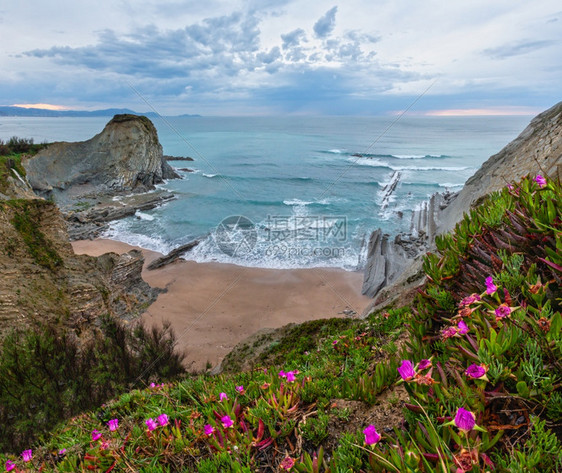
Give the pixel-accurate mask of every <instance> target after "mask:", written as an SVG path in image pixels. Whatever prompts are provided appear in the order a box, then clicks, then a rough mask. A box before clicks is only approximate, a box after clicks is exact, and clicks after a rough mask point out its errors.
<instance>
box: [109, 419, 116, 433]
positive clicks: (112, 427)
mask: <svg viewBox="0 0 562 473" xmlns="http://www.w3.org/2000/svg"><path fill="white" fill-rule="evenodd" d="M107 425H108V427H109V430H111V431H112V432H114V431H115V430H117V429H118V428H119V419H111V420H110V421H109V422H108V423H107Z"/></svg>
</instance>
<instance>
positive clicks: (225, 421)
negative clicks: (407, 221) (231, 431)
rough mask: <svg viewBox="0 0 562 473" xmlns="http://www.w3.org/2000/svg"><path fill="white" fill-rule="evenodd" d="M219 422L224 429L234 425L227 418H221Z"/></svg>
mask: <svg viewBox="0 0 562 473" xmlns="http://www.w3.org/2000/svg"><path fill="white" fill-rule="evenodd" d="M221 422H222V426H223V427H224V428H225V429H228V428H229V427H232V426H233V425H234V422H233V421H232V419H231V418H230V417H229V416H224V417H221Z"/></svg>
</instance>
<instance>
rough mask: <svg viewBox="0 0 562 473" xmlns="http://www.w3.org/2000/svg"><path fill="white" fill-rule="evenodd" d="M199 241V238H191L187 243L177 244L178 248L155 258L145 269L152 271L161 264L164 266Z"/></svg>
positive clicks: (189, 249)
mask: <svg viewBox="0 0 562 473" xmlns="http://www.w3.org/2000/svg"><path fill="white" fill-rule="evenodd" d="M200 242H201V240H193V241H190V242H189V243H186V244H185V245H182V246H179V247H178V248H176V249H174V250H172V251H170V252H169V253H168V254H167V255H166V256H162V257H160V258H157V259H155V260H154V261H153V262H152V263H150V264H149V265H148V266H147V268H146V269H148V270H150V271H152V270H154V269H158V268H161V267H162V266H166V265H167V264H170V263H173V262H174V261H176V260H178V259H179V258H181V257H182V256H183V255H184V254H185V253H187V252H188V251H191V250H192V249H193V248H195V247H196V246H197V245H198V244H199V243H200Z"/></svg>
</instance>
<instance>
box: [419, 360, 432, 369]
mask: <svg viewBox="0 0 562 473" xmlns="http://www.w3.org/2000/svg"><path fill="white" fill-rule="evenodd" d="M430 366H431V360H428V359H426V358H425V359H423V360H421V361H420V362H419V364H418V369H420V370H425V369H427V368H429V367H430Z"/></svg>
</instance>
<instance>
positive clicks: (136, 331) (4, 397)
mask: <svg viewBox="0 0 562 473" xmlns="http://www.w3.org/2000/svg"><path fill="white" fill-rule="evenodd" d="M101 322H102V323H101V331H100V332H99V333H98V334H97V335H95V336H94V337H93V338H92V339H91V340H90V341H88V342H86V343H82V342H79V341H78V339H77V337H76V335H75V334H74V333H72V332H69V331H60V330H58V329H57V328H56V327H53V326H52V325H45V326H42V327H39V328H37V329H35V330H27V331H20V332H18V331H13V332H12V333H11V334H10V335H8V336H7V338H6V339H5V340H4V342H3V344H2V347H1V349H0V450H2V451H8V450H11V451H16V450H17V449H20V448H22V447H24V446H26V445H29V443H30V442H32V441H34V440H36V439H37V438H38V437H40V436H41V435H42V434H44V433H46V432H49V431H50V430H51V429H52V428H53V427H55V426H56V424H57V423H58V422H60V421H62V420H64V419H66V418H68V417H71V416H73V415H76V414H78V413H79V412H82V411H85V410H88V409H91V408H93V407H95V406H99V405H101V404H102V403H103V402H105V401H107V400H108V399H111V398H112V397H115V396H116V395H118V394H120V393H122V392H124V391H126V390H128V389H131V388H132V387H134V386H143V385H145V384H146V383H147V382H148V381H149V380H151V379H173V378H176V377H178V376H179V375H180V374H183V373H184V372H185V369H184V368H183V366H182V360H183V358H184V355H181V354H178V353H176V352H174V345H175V336H174V333H173V332H172V330H171V329H170V327H169V325H167V324H165V325H164V327H163V328H162V329H158V328H152V329H151V330H148V329H146V328H145V327H143V326H142V325H138V326H136V327H135V328H133V329H130V328H127V327H126V326H124V325H123V324H121V323H120V322H118V321H117V320H115V319H114V318H112V317H110V316H106V317H104V318H103V319H102V321H101Z"/></svg>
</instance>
